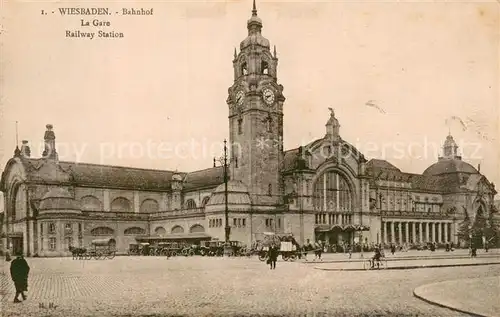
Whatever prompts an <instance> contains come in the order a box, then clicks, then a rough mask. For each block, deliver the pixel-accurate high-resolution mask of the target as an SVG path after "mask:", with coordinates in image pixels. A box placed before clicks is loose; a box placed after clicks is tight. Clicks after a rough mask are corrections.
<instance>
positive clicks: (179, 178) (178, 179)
mask: <svg viewBox="0 0 500 317" xmlns="http://www.w3.org/2000/svg"><path fill="white" fill-rule="evenodd" d="M172 180H173V181H178V182H180V181H182V175H180V174H177V173H175V174H174V175H172Z"/></svg>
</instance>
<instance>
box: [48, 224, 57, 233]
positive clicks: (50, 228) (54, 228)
mask: <svg viewBox="0 0 500 317" xmlns="http://www.w3.org/2000/svg"><path fill="white" fill-rule="evenodd" d="M48 231H49V234H55V233H56V224H55V223H53V222H49V230H48Z"/></svg>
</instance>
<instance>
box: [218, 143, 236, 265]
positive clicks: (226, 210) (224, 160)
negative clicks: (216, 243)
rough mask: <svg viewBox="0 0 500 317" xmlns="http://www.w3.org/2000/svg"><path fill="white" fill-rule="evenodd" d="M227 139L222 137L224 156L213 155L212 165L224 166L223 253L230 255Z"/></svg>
mask: <svg viewBox="0 0 500 317" xmlns="http://www.w3.org/2000/svg"><path fill="white" fill-rule="evenodd" d="M227 161H228V159H227V141H226V140H225V139H224V156H222V157H220V158H218V159H216V158H215V157H214V167H216V163H217V162H218V163H220V164H222V166H223V167H224V218H225V222H226V225H225V227H224V231H225V237H224V255H226V256H227V255H230V254H231V253H232V250H231V244H230V242H229V236H230V235H231V227H230V226H229V207H228V201H227V196H228V194H227V182H228V180H229V179H228V174H227V167H228V165H227Z"/></svg>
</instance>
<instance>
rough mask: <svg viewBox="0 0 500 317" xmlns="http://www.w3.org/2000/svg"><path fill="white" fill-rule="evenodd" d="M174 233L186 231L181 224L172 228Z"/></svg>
mask: <svg viewBox="0 0 500 317" xmlns="http://www.w3.org/2000/svg"><path fill="white" fill-rule="evenodd" d="M172 233H173V234H178V233H184V228H182V227H181V226H174V227H173V228H172Z"/></svg>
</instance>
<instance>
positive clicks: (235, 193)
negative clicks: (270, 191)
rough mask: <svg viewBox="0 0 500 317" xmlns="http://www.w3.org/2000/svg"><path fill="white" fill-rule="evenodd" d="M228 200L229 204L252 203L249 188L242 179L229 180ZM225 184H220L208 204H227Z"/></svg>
mask: <svg viewBox="0 0 500 317" xmlns="http://www.w3.org/2000/svg"><path fill="white" fill-rule="evenodd" d="M227 201H228V204H229V205H249V204H251V201H250V195H249V193H248V189H247V187H246V186H245V184H243V182H241V181H236V180H230V181H228V182H227ZM225 202H226V201H225V184H220V185H219V186H217V188H216V189H215V190H214V192H213V193H212V196H211V197H210V200H209V201H208V203H207V204H206V206H212V205H224V204H225Z"/></svg>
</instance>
